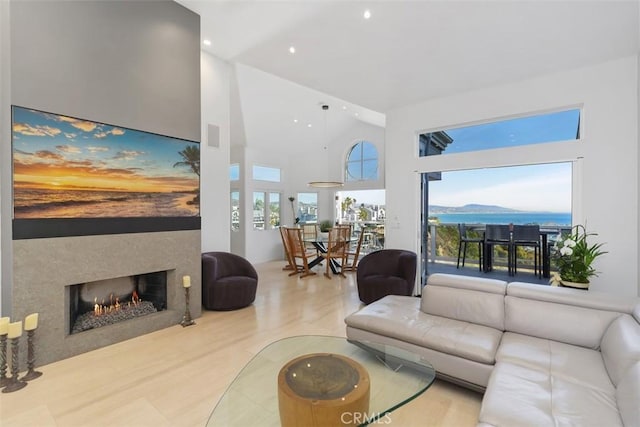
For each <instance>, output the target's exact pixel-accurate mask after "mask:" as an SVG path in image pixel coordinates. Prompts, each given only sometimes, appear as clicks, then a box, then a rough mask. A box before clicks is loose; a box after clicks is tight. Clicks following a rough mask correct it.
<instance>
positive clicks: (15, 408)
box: [0, 262, 482, 427]
mask: <svg viewBox="0 0 640 427" xmlns="http://www.w3.org/2000/svg"><path fill="white" fill-rule="evenodd" d="M283 265H284V263H283V262H270V263H265V264H260V265H257V266H256V269H257V270H258V274H259V277H260V279H259V284H258V294H257V297H256V301H255V303H254V304H253V305H252V306H250V307H247V308H245V309H242V310H236V311H229V312H210V311H205V312H204V314H203V316H202V317H200V318H198V319H196V325H194V326H189V327H187V328H183V327H181V326H179V325H176V326H173V327H170V328H167V329H164V330H161V331H158V332H154V333H151V334H148V335H144V336H141V337H138V338H135V339H132V340H128V341H124V342H121V343H118V344H114V345H111V346H108V347H104V348H101V349H99V350H95V351H92V352H89V353H85V354H81V355H78V356H75V357H72V358H69V359H66V360H63V361H60V362H56V363H52V364H50V365H46V366H41V367H39V368H38V370H39V371H42V372H43V373H44V375H43V376H42V377H40V378H38V379H36V380H34V381H31V382H30V383H29V385H28V386H27V387H26V388H24V389H22V390H20V391H17V392H14V393H10V394H4V393H3V394H0V426H2V427H14V426H38V427H45V426H58V427H63V426H87V425H91V426H114V425H117V426H134V427H137V426H153V427H157V426H204V425H205V424H206V421H207V419H208V417H209V414H210V413H211V411H212V410H213V408H214V407H215V405H216V402H217V401H218V399H219V398H220V396H221V395H222V394H223V393H224V391H225V389H226V388H227V386H228V385H229V384H230V383H231V381H232V380H233V379H234V378H235V376H236V375H237V373H238V372H239V371H240V370H241V369H242V367H243V366H244V365H245V364H246V363H247V362H248V361H249V360H250V359H251V358H252V357H253V355H255V354H256V353H257V352H259V351H260V350H261V349H262V348H263V347H264V346H266V345H267V344H269V343H271V342H272V341H274V340H277V339H279V338H283V337H287V336H293V335H304V334H320V335H336V336H345V325H344V320H343V319H344V317H345V316H346V315H348V314H349V313H351V312H353V311H355V310H357V309H358V308H359V307H360V301H359V300H358V295H357V289H356V283H355V274H354V273H349V274H347V278H346V279H345V278H341V277H339V276H334V277H333V278H332V279H331V280H329V279H326V278H325V277H323V275H322V272H321V268H320V267H316V271H317V272H318V274H317V275H315V276H310V277H306V278H304V279H300V278H298V277H288V276H287V274H286V272H284V271H282V270H281V268H282V266H283ZM39 351H44V350H39ZM481 398H482V396H481V395H480V394H478V393H475V392H472V391H469V390H466V389H463V388H460V387H457V386H454V385H451V384H448V383H446V382H441V381H436V383H435V384H434V385H432V386H431V388H430V389H429V390H427V391H426V392H425V393H424V394H423V395H421V396H420V397H418V398H417V399H415V400H414V401H412V402H410V403H409V404H407V405H405V406H404V407H402V408H400V409H398V410H396V411H394V412H393V413H392V414H391V420H392V423H391V425H395V426H403V427H404V426H455V427H464V426H475V425H476V423H477V420H478V413H479V410H480V400H481ZM248 427H250V426H248Z"/></svg>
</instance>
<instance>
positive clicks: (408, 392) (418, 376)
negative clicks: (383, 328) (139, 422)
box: [207, 335, 435, 427]
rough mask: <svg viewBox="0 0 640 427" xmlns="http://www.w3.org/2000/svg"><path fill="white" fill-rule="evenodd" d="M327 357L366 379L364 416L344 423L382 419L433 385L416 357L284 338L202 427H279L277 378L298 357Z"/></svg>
mask: <svg viewBox="0 0 640 427" xmlns="http://www.w3.org/2000/svg"><path fill="white" fill-rule="evenodd" d="M314 353H330V354H337V355H341V356H346V357H348V358H350V359H352V360H355V361H356V362H358V363H360V364H361V365H362V367H364V368H365V370H366V371H367V373H368V374H369V378H370V400H369V411H368V413H367V414H359V419H355V420H354V419H353V416H352V419H350V420H345V421H347V422H353V421H356V423H354V425H358V421H360V423H359V425H367V424H369V423H373V424H375V421H376V420H378V419H380V420H382V419H383V418H384V417H385V414H388V413H389V412H391V411H393V410H394V409H396V408H398V407H400V406H402V405H404V404H405V403H407V402H409V401H411V400H412V399H414V398H415V397H416V396H418V395H420V394H421V393H423V392H424V391H425V390H426V389H428V388H429V386H430V385H431V384H432V383H433V381H434V379H435V370H434V369H433V367H432V366H431V365H430V364H429V362H427V361H426V360H424V359H423V358H422V357H421V356H419V355H417V354H413V353H410V352H408V351H406V350H402V349H399V348H395V347H392V346H389V345H382V344H377V343H372V342H356V341H349V340H347V339H346V338H341V337H329V336H319V335H305V336H296V337H289V338H284V339H281V340H279V341H275V342H274V343H272V344H269V345H268V346H267V347H265V348H264V349H262V350H261V351H260V352H259V353H258V354H257V355H256V356H255V357H254V358H253V359H252V360H251V361H249V363H248V364H247V365H246V366H245V367H244V368H243V369H242V371H240V373H239V374H238V376H237V377H236V378H235V379H234V380H233V382H232V383H231V385H230V386H229V387H228V388H227V390H226V391H225V393H224V395H223V396H222V397H221V398H220V400H219V402H218V404H217V405H216V407H215V408H214V410H213V412H212V413H211V416H210V417H209V420H208V422H207V427H216V426H230V427H233V426H242V427H251V426H260V427H262V426H274V427H275V426H280V415H279V409H278V374H279V372H280V369H281V368H282V367H283V366H284V365H285V364H287V363H288V362H290V361H291V360H293V359H295V358H297V357H300V356H302V355H307V354H314Z"/></svg>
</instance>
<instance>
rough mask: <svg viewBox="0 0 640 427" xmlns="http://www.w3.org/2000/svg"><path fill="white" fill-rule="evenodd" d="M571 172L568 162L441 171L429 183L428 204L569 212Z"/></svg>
mask: <svg viewBox="0 0 640 427" xmlns="http://www.w3.org/2000/svg"><path fill="white" fill-rule="evenodd" d="M571 169H572V165H571V163H570V162H567V163H551V164H544V165H528V166H512V167H506V168H488V169H475V170H465V171H454V172H443V173H442V180H441V181H431V182H430V183H429V203H430V204H432V205H441V206H463V205H466V204H471V203H477V204H482V205H498V206H503V207H506V208H512V209H518V210H525V211H546V212H571Z"/></svg>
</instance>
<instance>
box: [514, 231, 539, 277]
mask: <svg viewBox="0 0 640 427" xmlns="http://www.w3.org/2000/svg"><path fill="white" fill-rule="evenodd" d="M518 247H532V248H533V274H536V275H538V277H542V254H541V252H542V244H541V243H540V226H539V225H514V226H513V236H512V246H511V250H512V251H513V255H512V256H511V259H512V262H513V274H516V273H517V272H518Z"/></svg>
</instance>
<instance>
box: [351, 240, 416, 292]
mask: <svg viewBox="0 0 640 427" xmlns="http://www.w3.org/2000/svg"><path fill="white" fill-rule="evenodd" d="M416 266H417V256H416V254H415V252H411V251H406V250H401V249H382V250H379V251H375V252H371V253H370V254H367V255H365V256H364V257H363V258H362V259H361V260H360V263H359V264H358V270H357V272H356V280H357V282H358V295H359V296H360V301H362V302H363V303H365V304H371V303H372V302H374V301H377V300H379V299H380V298H382V297H384V296H387V295H412V294H413V287H414V283H415V280H416Z"/></svg>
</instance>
